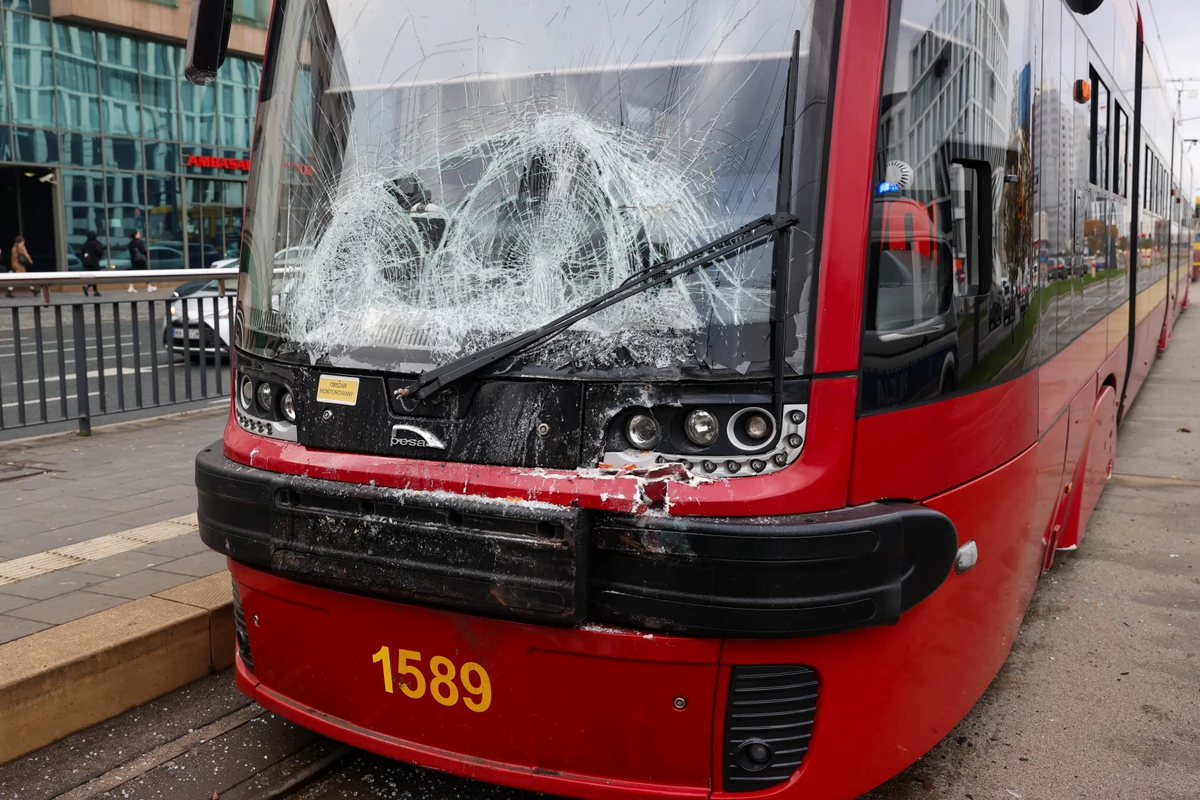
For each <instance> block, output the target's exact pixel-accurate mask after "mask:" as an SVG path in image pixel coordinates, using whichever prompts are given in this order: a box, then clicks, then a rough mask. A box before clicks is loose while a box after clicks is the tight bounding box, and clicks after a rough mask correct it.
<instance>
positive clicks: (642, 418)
mask: <svg viewBox="0 0 1200 800" xmlns="http://www.w3.org/2000/svg"><path fill="white" fill-rule="evenodd" d="M625 438H626V439H628V440H629V443H630V444H631V445H633V447H634V448H635V449H638V450H652V449H654V447H655V445H657V444H658V443H659V442H660V441H661V440H662V431H661V430H659V427H658V420H656V419H655V418H654V417H653V416H651V415H650V414H647V413H644V412H639V413H637V414H634V415H633V416H632V417H630V418H629V421H628V422H627V423H625Z"/></svg>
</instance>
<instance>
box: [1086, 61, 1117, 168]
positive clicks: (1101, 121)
mask: <svg viewBox="0 0 1200 800" xmlns="http://www.w3.org/2000/svg"><path fill="white" fill-rule="evenodd" d="M1091 75H1092V87H1093V91H1092V125H1091V128H1092V142H1091V144H1092V154H1091V156H1092V157H1091V171H1090V179H1091V182H1092V183H1094V184H1096V185H1097V186H1099V187H1101V188H1103V189H1110V188H1112V186H1111V184H1110V176H1111V170H1110V165H1111V162H1110V160H1109V159H1110V154H1109V146H1108V114H1109V104H1110V103H1109V93H1108V87H1107V86H1105V85H1104V81H1102V80H1100V76H1099V75H1097V74H1096V71H1095V70H1092V73H1091Z"/></svg>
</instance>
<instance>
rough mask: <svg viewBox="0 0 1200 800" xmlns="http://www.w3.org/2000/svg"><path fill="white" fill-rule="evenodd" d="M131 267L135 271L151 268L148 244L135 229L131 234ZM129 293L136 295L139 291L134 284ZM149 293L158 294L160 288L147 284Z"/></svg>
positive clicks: (130, 285) (130, 286) (131, 285)
mask: <svg viewBox="0 0 1200 800" xmlns="http://www.w3.org/2000/svg"><path fill="white" fill-rule="evenodd" d="M129 265H130V266H131V267H132V268H133V269H148V268H149V266H150V260H149V257H148V256H147V254H146V243H145V242H143V241H142V232H141V231H139V230H137V229H136V228H135V229H134V231H133V233H131V234H129ZM129 291H130V292H131V293H136V292H137V289H135V288H133V284H132V283H131V284H129ZM146 291H147V292H157V291H158V287H157V286H155V285H154V284H153V283H148V284H146Z"/></svg>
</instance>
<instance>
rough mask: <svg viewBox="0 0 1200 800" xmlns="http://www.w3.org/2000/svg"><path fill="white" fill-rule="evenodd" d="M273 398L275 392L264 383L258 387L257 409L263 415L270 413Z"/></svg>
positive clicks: (269, 385)
mask: <svg viewBox="0 0 1200 800" xmlns="http://www.w3.org/2000/svg"><path fill="white" fill-rule="evenodd" d="M274 398H275V390H274V389H272V388H271V384H269V383H267V382H266V381H264V382H262V383H260V384H259V385H258V408H259V410H260V411H262V412H263V413H264V414H270V413H271V401H272V400H273V399H274Z"/></svg>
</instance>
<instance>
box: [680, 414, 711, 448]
mask: <svg viewBox="0 0 1200 800" xmlns="http://www.w3.org/2000/svg"><path fill="white" fill-rule="evenodd" d="M683 432H684V433H685V434H687V438H688V439H689V440H691V442H692V444H694V445H696V446H697V447H708V446H709V445H710V444H712V443H713V442H715V441H716V440H717V435H718V434H719V433H720V428H719V426H718V425H717V418H716V417H715V416H713V414H712V412H711V411H705V410H704V409H703V408H698V409H696V410H695V411H693V412H691V413H690V414H688V415H687V417H686V418H685V419H684V421H683Z"/></svg>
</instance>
